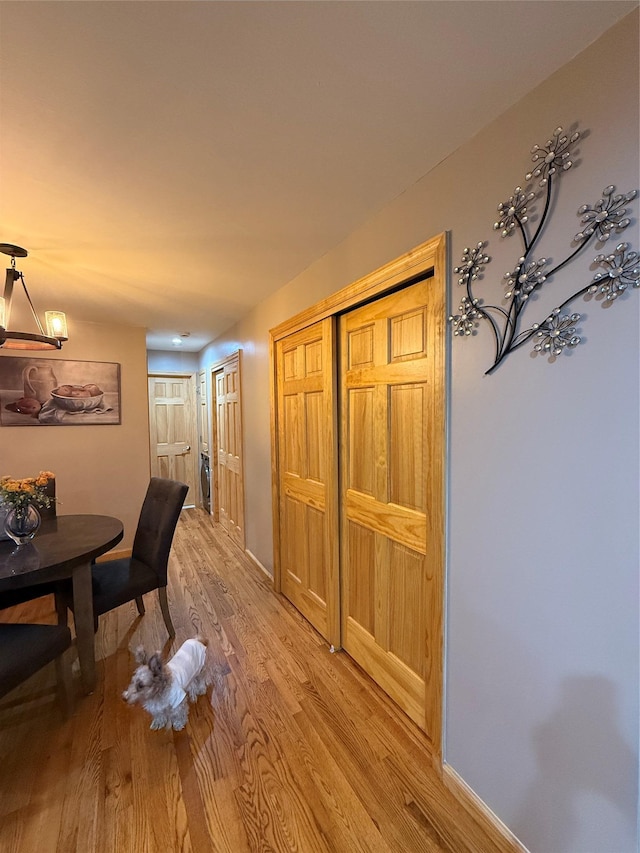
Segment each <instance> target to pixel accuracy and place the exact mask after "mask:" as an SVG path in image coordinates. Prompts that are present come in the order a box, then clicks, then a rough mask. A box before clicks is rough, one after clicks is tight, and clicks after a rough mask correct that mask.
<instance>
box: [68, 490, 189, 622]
mask: <svg viewBox="0 0 640 853" xmlns="http://www.w3.org/2000/svg"><path fill="white" fill-rule="evenodd" d="M188 490H189V487H188V486H187V485H185V484H184V483H180V482H178V481H176V480H167V479H163V478H161V477H152V478H151V481H150V482H149V487H148V488H147V494H146V496H145V499H144V502H143V504H142V509H141V511H140V517H139V519H138V526H137V528H136V533H135V537H134V540H133V549H132V552H131V556H130V557H123V558H120V559H117V560H106V561H105V562H102V563H94V565H93V566H92V567H91V573H92V583H93V613H94V627H95V629H96V630H97V629H98V617H99V616H100V615H102V614H103V613H107V612H108V611H109V610H114V609H115V608H116V607H120V605H121V604H126V603H127V602H128V601H133V600H135V602H136V605H137V607H138V613H139V614H140V615H141V616H143V615H144V603H143V601H142V596H143V595H145V593H147V592H152V591H153V590H154V589H157V590H158V597H159V599H160V609H161V610H162V616H163V618H164V624H165V625H166V626H167V631H168V632H169V636H170V637H175V633H176V632H175V629H174V627H173V623H172V622H171V616H170V614H169V604H168V601H167V565H168V562H169V552H170V550H171V543H172V541H173V534H174V531H175V529H176V524H177V523H178V518H179V517H180V511H181V509H182V506H183V504H184V499H185V497H186V494H187V491H188ZM56 604H57V608H58V618H59V620H61V621H64V619H65V614H66V609H67V608H68V609H69V610H73V594H72V588H71V585H70V584H68V583H65V584H64V585H62V586H61V588H60V590H59V592H58V593H57V596H56Z"/></svg>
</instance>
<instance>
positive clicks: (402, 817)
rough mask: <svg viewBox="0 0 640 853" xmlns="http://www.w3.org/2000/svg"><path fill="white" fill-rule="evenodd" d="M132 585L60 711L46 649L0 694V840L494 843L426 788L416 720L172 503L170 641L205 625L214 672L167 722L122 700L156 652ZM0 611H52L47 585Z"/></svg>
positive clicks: (21, 850) (350, 848)
mask: <svg viewBox="0 0 640 853" xmlns="http://www.w3.org/2000/svg"><path fill="white" fill-rule="evenodd" d="M145 602H146V606H147V613H146V615H145V616H144V617H142V618H140V617H138V616H137V612H136V610H135V605H134V604H133V603H131V604H129V605H126V606H123V607H121V608H119V609H118V610H116V611H113V612H112V613H110V614H107V615H106V616H104V617H101V620H100V628H99V631H98V634H97V659H98V687H97V689H96V691H95V693H93V694H92V695H91V696H83V695H81V694H80V693H79V694H78V696H77V699H76V706H75V710H74V712H73V715H72V716H70V717H67V718H65V717H64V716H63V714H62V712H61V709H60V707H59V705H58V704H57V703H56V700H55V694H54V689H53V688H54V667H53V666H49V667H47V668H45V669H44V670H42V671H41V673H39V674H37V675H36V676H34V677H33V678H32V679H30V680H29V681H28V682H26V683H25V684H24V685H22V686H21V687H20V688H18V689H16V690H15V691H13V693H11V694H9V695H7V696H6V697H5V698H4V699H3V700H2V701H1V702H0V851H1V853H31V851H39V853H40V851H41V852H42V853H52V851H63V853H72V851H79V853H102V851H104V853H114V851H118V853H154V851H158V853H168V851H198V853H210V851H221V852H222V853H245V851H261V853H266V851H276V852H277V853H283V852H284V851H297V852H298V853H316V851H334V853H356V851H362V853H386V851H389V853H400V851H402V853H414V851H415V853H418V851H419V853H431V851H450V853H463V851H474V853H486V851H490V850H491V849H492V847H491V845H490V843H489V842H488V841H486V840H483V836H482V835H481V833H480V831H479V829H477V828H474V826H472V825H471V824H470V820H469V818H468V817H467V816H466V814H465V813H463V811H462V809H461V808H460V807H458V806H457V804H456V803H455V802H454V801H453V800H452V798H449V799H448V798H447V796H446V795H444V794H440V795H438V796H436V793H437V792H438V791H439V790H440V785H439V783H438V780H437V778H436V776H435V774H434V773H433V771H431V770H430V766H429V755H428V752H427V750H426V746H425V742H424V740H423V738H422V736H421V734H420V732H419V730H418V729H416V728H415V727H414V725H413V724H412V723H411V722H410V721H409V720H408V718H406V717H405V716H404V715H403V714H402V713H401V712H399V711H397V710H396V709H395V707H394V706H393V705H392V703H391V702H390V701H389V700H387V698H386V696H385V695H384V694H383V693H382V692H381V691H380V690H379V689H378V688H377V687H376V686H375V685H374V684H373V683H372V682H371V681H370V680H369V678H368V677H367V676H366V675H365V674H364V673H363V672H362V671H361V670H360V669H359V668H358V667H357V666H356V665H355V664H354V663H353V662H352V661H351V660H350V658H349V657H348V656H347V655H346V654H344V653H342V652H339V653H336V654H331V653H330V651H329V649H328V647H327V645H326V644H325V643H324V642H323V641H322V640H321V638H320V637H319V635H318V634H316V632H315V631H314V630H313V629H312V628H311V627H310V626H309V624H308V623H306V622H305V621H304V620H303V619H302V617H301V616H300V615H299V614H298V613H297V611H296V610H294V608H293V607H291V606H290V605H289V604H288V602H287V601H286V600H285V599H283V598H281V597H279V596H277V595H275V594H274V593H273V591H272V588H271V583H270V580H269V579H268V578H267V577H266V576H265V575H264V574H263V572H261V571H260V570H259V569H258V568H256V566H255V565H254V564H253V563H252V562H251V561H250V560H249V559H248V558H247V557H246V555H244V554H242V553H241V552H239V551H238V550H237V549H236V548H235V546H234V545H233V544H232V543H230V542H229V541H228V539H227V538H226V536H225V535H224V533H223V532H222V531H220V529H219V528H217V527H216V526H215V525H213V524H212V523H211V521H210V520H209V518H208V516H206V515H205V514H204V513H203V512H201V511H200V510H185V511H184V512H183V513H182V517H181V520H180V522H179V525H178V529H177V531H176V536H175V539H174V548H173V551H172V556H171V560H170V585H169V602H170V608H171V612H172V615H173V620H174V624H175V626H176V631H177V637H176V644H178V643H181V642H182V641H183V640H185V639H187V638H188V637H191V636H193V635H195V634H196V633H201V634H203V635H205V636H207V637H208V638H209V641H210V645H209V648H210V652H211V658H212V666H213V671H214V675H215V678H214V684H213V686H212V688H211V689H210V691H209V693H208V694H207V696H203V697H201V698H200V700H199V701H198V703H197V704H196V705H193V706H191V713H190V717H189V722H188V724H187V728H186V729H185V730H184V731H182V732H166V731H161V732H153V731H150V730H149V718H148V716H147V714H146V713H145V712H144V711H143V710H142V709H141V708H139V707H129V706H127V705H126V704H125V703H124V702H122V700H121V699H120V694H121V692H122V690H123V689H124V688H125V687H126V686H127V684H128V682H129V678H130V674H131V672H132V669H133V660H132V656H131V652H130V649H131V648H134V647H135V646H136V645H138V644H139V643H142V644H143V645H145V647H146V648H147V649H148V650H153V649H154V648H164V649H165V651H167V652H170V651H171V645H170V644H169V643H167V635H166V632H165V630H164V626H163V621H162V617H161V614H160V609H159V606H158V602H157V596H156V595H155V594H152V595H149V596H146V597H145ZM0 618H2V619H4V620H5V621H11V620H14V619H15V620H18V619H25V618H30V619H33V620H34V621H51V622H54V621H55V616H54V612H53V602H52V600H51V599H50V598H43V599H39V600H38V601H37V602H32V603H30V604H28V605H22V606H21V607H20V608H13V609H12V610H6V611H4V612H3V613H2V616H1V617H0ZM76 678H77V676H76ZM472 839H473V840H472Z"/></svg>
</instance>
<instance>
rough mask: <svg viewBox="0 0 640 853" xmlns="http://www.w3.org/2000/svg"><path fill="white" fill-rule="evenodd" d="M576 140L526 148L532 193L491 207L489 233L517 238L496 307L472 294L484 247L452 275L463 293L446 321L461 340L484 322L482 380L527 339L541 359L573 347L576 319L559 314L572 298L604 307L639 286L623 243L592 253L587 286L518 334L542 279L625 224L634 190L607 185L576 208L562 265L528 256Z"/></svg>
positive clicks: (634, 262) (639, 268)
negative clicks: (537, 207)
mask: <svg viewBox="0 0 640 853" xmlns="http://www.w3.org/2000/svg"><path fill="white" fill-rule="evenodd" d="M579 138H580V134H579V132H578V131H576V132H575V133H572V134H571V136H567V135H566V134H565V133H564V132H563V130H562V128H561V127H558V128H556V130H555V131H554V132H553V137H552V138H551V139H549V140H547V143H546V145H544V146H543V147H542V148H541V147H540V146H538V145H534V146H533V148H532V149H531V155H532V156H531V159H532V161H533V162H534V164H535V165H534V168H533V169H532V170H531V171H530V172H528V173H527V174H526V175H525V180H526V181H537V187H536V188H535V189H533V188H532V185H531V184H529V185H528V186H527V188H526V189H523V188H522V187H516V188H515V190H514V191H513V195H512V196H510V198H509V199H508V201H505V202H501V203H500V204H499V205H498V214H499V218H498V221H497V222H495V223H494V225H493V227H494V229H495V230H496V231H500V233H501V236H502V237H510V236H511V235H513V234H516V233H517V234H519V235H520V239H521V241H522V254H521V255H520V257H519V258H518V261H517V264H516V266H515V268H514V269H513V270H512V271H510V272H507V273H506V274H505V276H504V279H505V281H506V290H505V294H504V307H500V306H498V305H485V304H483V302H482V300H480V299H478V298H476V297H475V296H474V293H473V288H474V285H475V282H476V281H477V280H478V279H479V278H481V277H482V273H483V271H484V268H485V265H486V264H488V263H489V261H490V260H491V259H490V258H489V256H488V255H486V254H485V246H486V245H487V244H486V243H478V244H477V245H476V246H475V247H474V248H472V249H470V248H467V249H465V250H464V253H463V255H462V263H461V265H460V266H458V267H455V269H454V272H456V273H457V274H458V275H459V276H460V278H459V279H458V284H461V285H463V286H464V287H465V294H464V296H463V297H462V299H461V301H460V307H459V308H458V311H459V313H458V314H455V315H453V316H451V317H449V321H450V322H451V324H452V326H453V334H454V335H456V336H462V337H467V336H469V335H471V334H475V330H476V329H477V328H478V327H479V326H480V320H486V321H487V323H488V324H489V326H490V328H491V330H492V332H493V336H494V340H495V359H494V362H493V364H492V365H491V367H490V368H489V369H488V370H487V371H486V373H487V374H490V373H493V371H494V370H495V369H496V368H497V367H498V365H500V364H501V363H502V361H503V360H504V359H505V358H506V356H507V355H509V353H511V352H513V351H514V350H516V349H519V348H520V347H521V346H523V345H524V344H525V343H527V341H529V340H533V341H534V347H533V349H534V351H535V352H540V353H548V354H549V355H550V356H551V357H552V358H555V357H557V356H559V355H561V354H562V352H563V351H564V350H565V348H566V347H569V348H573V347H575V346H577V345H578V344H579V343H580V337H579V336H578V335H577V334H576V323H577V322H578V321H579V320H580V319H581V317H580V314H577V313H571V314H569V313H566V314H563V313H562V312H563V311H564V310H565V309H566V308H567V306H568V305H569V304H570V303H572V302H574V301H575V300H576V299H578V298H579V297H581V296H585V297H586V296H588V295H589V294H599V295H600V298H601V299H602V300H603V304H607V303H609V304H610V303H612V302H614V301H615V300H616V299H617V297H618V296H619V295H620V294H621V293H624V292H625V290H626V289H627V287H629V286H631V287H635V288H638V287H640V255H639V253H638V252H635V251H630V249H629V244H628V243H619V244H618V245H617V246H616V248H615V250H614V251H613V252H612V253H611V254H608V255H604V254H599V255H597V256H596V257H595V258H594V264H597V265H599V266H600V267H601V268H602V269H601V271H599V272H597V273H596V274H595V275H594V277H593V279H592V280H591V281H590V282H589V284H587V285H585V286H584V287H582V288H581V289H580V290H577V291H576V292H575V293H574V294H572V295H571V296H570V297H569V298H568V299H565V300H564V302H562V303H561V304H560V305H559V306H558V307H557V308H554V309H553V311H552V312H551V314H549V315H548V316H547V317H546V318H545V319H544V320H542V321H541V322H538V323H533V324H532V325H531V326H529V327H527V328H522V325H523V322H522V321H523V314H524V311H525V309H526V308H527V306H528V305H530V304H531V296H532V294H534V293H535V292H536V291H539V290H540V289H541V288H542V287H545V288H546V287H548V282H549V280H550V279H551V278H552V277H553V276H554V275H555V274H556V273H558V272H559V271H560V270H561V269H562V268H563V267H565V266H566V265H567V264H568V263H569V262H570V261H572V260H573V259H574V258H575V257H576V256H577V255H578V254H579V253H580V252H582V251H583V249H585V248H586V246H587V245H588V244H589V243H590V242H592V241H598V242H599V243H601V244H604V243H606V241H607V240H608V239H609V237H611V236H612V235H613V234H614V233H615V234H619V233H620V232H621V231H624V229H625V228H626V227H627V226H628V225H629V224H630V222H631V220H630V219H629V218H628V216H627V207H626V205H628V203H629V202H630V201H632V200H633V199H634V198H635V197H636V195H637V190H633V191H632V192H629V193H626V194H624V195H622V194H616V192H615V187H613V186H608V187H606V188H605V189H604V190H603V191H602V198H601V199H599V200H598V201H597V202H596V203H595V204H594V205H588V204H583V205H582V207H580V208H579V210H578V216H579V217H581V222H580V224H581V226H582V230H581V231H578V233H577V234H576V235H575V237H574V238H573V244H574V246H575V248H573V250H572V251H571V252H570V253H569V254H568V255H567V257H566V258H565V259H564V260H562V261H561V262H560V263H558V264H556V265H555V266H553V267H552V268H551V269H547V267H548V266H549V261H548V259H547V258H544V257H541V258H537V259H536V258H535V249H536V247H537V245H538V243H539V241H540V237H541V235H542V233H543V230H544V226H545V223H546V221H547V218H548V216H549V211H550V209H551V208H552V201H553V198H554V192H557V186H558V182H559V179H560V176H561V175H562V173H563V172H566V171H567V170H568V169H570V168H571V167H572V165H573V163H572V161H571V150H572V148H573V146H574V145H575V143H576V142H577V140H578V139H579ZM539 196H540V197H542V196H544V209H543V211H542V215H541V216H540V221H539V223H538V227H537V228H536V230H535V232H534V233H533V235H532V236H530V234H529V226H528V224H527V223H528V221H529V214H528V212H527V211H528V209H529V208H530V206H531V202H532V201H534V199H536V198H537V197H539Z"/></svg>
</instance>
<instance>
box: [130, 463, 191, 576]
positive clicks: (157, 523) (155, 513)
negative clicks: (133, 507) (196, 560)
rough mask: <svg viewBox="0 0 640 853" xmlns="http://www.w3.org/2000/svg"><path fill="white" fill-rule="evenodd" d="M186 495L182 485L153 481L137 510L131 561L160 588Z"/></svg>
mask: <svg viewBox="0 0 640 853" xmlns="http://www.w3.org/2000/svg"><path fill="white" fill-rule="evenodd" d="M188 491H189V487H188V486H187V485H185V483H180V482H178V481H177V480H166V479H163V478H161V477H152V478H151V480H150V482H149V487H148V488H147V494H146V496H145V499H144V502H143V504H142V509H141V510H140V518H139V519H138V526H137V528H136V535H135V537H134V540H133V549H132V552H131V558H132V559H133V560H140V562H142V563H144V564H145V565H146V566H148V567H149V568H150V569H152V570H153V571H154V572H155V573H156V574H157V576H158V583H159V586H166V585H167V564H168V562H169V552H170V550H171V543H172V541H173V534H174V531H175V529H176V524H177V523H178V518H179V517H180V511H181V509H182V505H183V504H184V499H185V497H186V495H187V492H188Z"/></svg>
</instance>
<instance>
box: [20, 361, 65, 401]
mask: <svg viewBox="0 0 640 853" xmlns="http://www.w3.org/2000/svg"><path fill="white" fill-rule="evenodd" d="M22 382H23V384H24V396H25V397H32V398H33V399H35V400H37V401H38V402H39V403H46V402H47V400H49V399H50V397H51V392H52V391H53V390H54V388H57V387H58V380H57V379H56V375H55V373H54V372H53V368H52V367H50V366H49V365H46V366H45V365H37V364H30V365H27V367H25V369H24V370H23V371H22Z"/></svg>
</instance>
